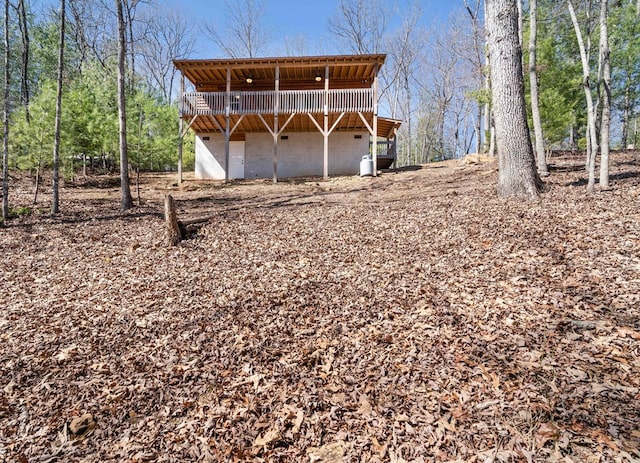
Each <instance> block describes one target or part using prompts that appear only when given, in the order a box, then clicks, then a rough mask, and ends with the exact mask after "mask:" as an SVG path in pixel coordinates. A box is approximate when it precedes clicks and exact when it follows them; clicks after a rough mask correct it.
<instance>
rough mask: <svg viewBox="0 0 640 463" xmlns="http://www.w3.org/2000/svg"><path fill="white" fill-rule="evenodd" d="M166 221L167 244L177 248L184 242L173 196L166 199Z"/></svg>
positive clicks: (167, 196)
mask: <svg viewBox="0 0 640 463" xmlns="http://www.w3.org/2000/svg"><path fill="white" fill-rule="evenodd" d="M164 220H165V223H166V224H167V243H168V244H169V246H176V245H177V244H178V243H179V242H180V241H182V232H181V231H180V225H179V224H178V216H177V214H176V203H175V201H174V200H173V196H171V195H166V196H165V197H164Z"/></svg>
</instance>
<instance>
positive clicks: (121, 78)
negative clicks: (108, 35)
mask: <svg viewBox="0 0 640 463" xmlns="http://www.w3.org/2000/svg"><path fill="white" fill-rule="evenodd" d="M116 12H117V15H118V116H119V122H120V193H121V205H120V209H121V210H122V211H126V210H128V209H131V208H132V207H133V200H132V199H131V189H130V188H129V162H128V159H127V108H126V103H127V100H126V94H125V92H126V87H125V76H126V69H125V68H126V66H125V58H126V51H127V49H126V38H125V37H126V28H125V23H124V16H123V12H122V0H116Z"/></svg>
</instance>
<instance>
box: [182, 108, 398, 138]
mask: <svg viewBox="0 0 640 463" xmlns="http://www.w3.org/2000/svg"><path fill="white" fill-rule="evenodd" d="M338 116H339V115H338V114H330V115H329V127H332V126H333V124H334V123H335V121H336V120H337V119H338ZM364 116H365V118H366V119H367V122H368V123H369V125H371V119H372V114H371V113H365V114H364ZM263 117H264V120H265V121H266V122H267V124H269V126H270V127H272V128H273V115H263ZM315 118H316V121H317V122H318V124H319V125H320V127H322V126H323V124H324V122H323V120H322V116H321V115H315ZM184 119H185V121H187V122H189V118H188V117H185V118H184ZM230 119H231V127H234V126H235V125H236V123H237V122H238V119H239V116H235V115H234V116H231V118H230ZM287 119H289V115H281V116H279V117H278V123H279V124H280V127H282V125H283V124H284V123H285V122H286V121H287ZM400 124H401V122H400V121H397V120H394V119H388V118H384V117H378V136H379V137H382V138H392V137H393V136H394V134H395V132H396V130H397V129H398V128H399V127H400ZM224 126H225V117H224V116H198V117H197V118H196V120H195V121H194V122H193V124H192V125H191V128H192V129H193V130H194V131H195V132H196V133H213V132H218V131H219V130H220V129H219V127H220V128H224ZM335 130H336V131H343V132H351V131H368V129H367V127H366V126H365V124H364V123H363V122H362V119H361V118H360V116H359V115H358V114H357V113H347V114H345V115H344V116H343V117H342V119H341V120H340V122H339V123H338V125H337V127H336V129H335ZM317 131H318V129H317V127H316V126H315V124H313V122H311V120H310V119H309V116H308V115H307V114H296V115H295V116H293V118H292V119H291V121H290V122H289V124H287V126H286V127H285V129H284V131H283V133H287V132H317ZM261 132H262V133H264V132H267V128H266V127H265V125H264V123H263V122H262V120H261V119H260V118H259V117H258V116H256V115H246V116H245V117H244V118H243V119H242V121H241V122H240V124H239V125H238V127H237V128H236V131H235V132H234V133H233V134H232V137H231V139H232V140H233V139H238V138H242V137H243V136H244V134H246V133H261Z"/></svg>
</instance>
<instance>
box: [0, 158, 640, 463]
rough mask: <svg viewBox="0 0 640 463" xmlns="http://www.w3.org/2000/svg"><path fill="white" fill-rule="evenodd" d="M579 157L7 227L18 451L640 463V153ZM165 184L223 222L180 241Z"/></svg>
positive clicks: (99, 189)
mask: <svg viewBox="0 0 640 463" xmlns="http://www.w3.org/2000/svg"><path fill="white" fill-rule="evenodd" d="M581 163H582V161H581V159H579V158H570V157H563V158H555V159H553V164H554V166H553V169H552V176H551V177H550V178H549V179H548V181H547V186H548V191H547V192H546V193H545V194H544V195H542V197H541V199H540V200H539V201H538V202H536V203H533V204H525V203H520V202H514V201H507V200H502V199H499V198H497V197H496V195H495V181H496V165H495V162H493V161H491V160H487V159H485V158H482V157H472V158H468V159H466V160H463V161H448V162H446V163H439V164H432V165H429V166H424V167H423V168H420V169H415V170H409V169H407V170H404V171H401V172H396V173H392V172H389V173H384V174H383V175H381V176H380V177H378V178H359V177H353V178H339V179H332V180H330V181H326V182H325V181H319V180H315V179H300V180H295V181H291V182H281V183H279V184H277V185H273V184H271V183H269V182H263V181H245V182H234V183H231V184H227V185H224V184H221V183H207V182H199V181H194V180H189V181H187V182H186V183H185V184H184V185H183V186H182V188H181V189H178V188H177V187H176V186H173V184H172V182H173V179H171V178H169V177H165V176H147V177H145V178H144V179H143V180H144V181H143V184H142V192H141V196H142V199H143V204H142V205H141V206H139V207H137V208H135V209H134V210H133V211H131V212H129V213H127V214H124V215H123V214H120V213H119V212H118V191H117V185H114V184H113V183H112V182H110V181H108V179H104V178H102V179H89V180H87V181H84V183H83V184H76V185H67V187H66V188H65V189H64V191H63V192H62V194H61V198H62V210H63V214H62V215H61V216H59V217H56V218H49V217H47V216H46V215H45V214H44V213H40V212H38V210H37V209H36V210H35V211H33V212H32V213H31V214H26V215H23V216H22V217H20V218H18V219H15V220H13V221H12V222H11V223H10V226H9V227H8V228H5V229H0V249H2V254H3V257H2V260H1V261H0V295H1V296H0V299H1V300H2V303H0V460H1V461H10V462H14V461H15V462H54V461H60V462H63V461H64V462H105V461H123V462H143V461H158V462H172V461H216V462H217V461H229V462H236V461H255V462H260V461H264V462H267V461H268V462H277V461H282V462H290V461H301V462H342V461H344V462H364V461H367V462H376V461H379V462H405V461H407V462H431V461H434V462H445V461H465V462H467V461H468V462H473V461H475V462H490V461H496V462H500V461H504V462H516V461H517V462H521V461H522V462H543V461H544V462H548V461H562V462H569V461H572V462H590V461H594V462H595V461H602V462H614V461H615V462H618V461H620V462H631V461H638V459H640V432H639V430H640V374H639V372H640V358H639V355H640V313H639V307H640V222H639V215H638V206H639V204H640V186H639V180H640V167H639V165H638V154H637V153H632V154H629V155H622V154H615V155H614V156H613V163H614V164H613V166H612V174H613V177H612V178H613V181H612V188H611V189H610V190H608V191H602V192H598V193H597V194H596V195H595V196H593V197H588V196H587V195H586V194H585V187H584V172H583V170H582V169H581V167H580V165H581ZM14 184H17V186H16V187H15V188H14V189H13V190H12V193H11V194H12V196H11V197H10V198H11V201H12V204H14V205H18V204H20V205H25V206H26V205H28V204H29V203H30V200H31V189H32V185H30V184H29V182H28V179H26V178H25V179H15V180H14ZM167 192H171V193H172V195H173V196H174V197H175V199H176V201H177V204H178V209H179V211H178V214H179V216H180V217H181V218H189V217H198V216H203V215H211V216H213V217H214V219H213V220H212V221H211V222H209V223H207V224H205V225H204V226H202V227H200V228H199V229H197V230H195V231H194V233H193V235H192V236H190V237H189V239H187V240H185V241H183V242H182V243H181V244H180V245H179V246H177V247H174V248H169V247H167V246H166V245H165V244H164V233H165V231H164V223H163V217H162V199H163V195H164V194H165V193H167ZM41 201H48V196H47V191H46V188H45V189H44V191H43V192H42V193H41ZM42 207H43V208H45V207H46V205H45V206H42ZM23 212H24V211H23Z"/></svg>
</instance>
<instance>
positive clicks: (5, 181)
mask: <svg viewBox="0 0 640 463" xmlns="http://www.w3.org/2000/svg"><path fill="white" fill-rule="evenodd" d="M10 60H11V53H10V48H9V0H4V114H3V119H2V122H3V131H2V134H3V151H2V223H6V222H7V219H8V218H9V88H10V86H11V76H10V73H9V62H10Z"/></svg>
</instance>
